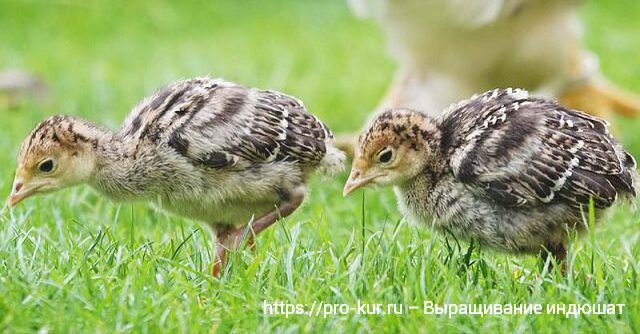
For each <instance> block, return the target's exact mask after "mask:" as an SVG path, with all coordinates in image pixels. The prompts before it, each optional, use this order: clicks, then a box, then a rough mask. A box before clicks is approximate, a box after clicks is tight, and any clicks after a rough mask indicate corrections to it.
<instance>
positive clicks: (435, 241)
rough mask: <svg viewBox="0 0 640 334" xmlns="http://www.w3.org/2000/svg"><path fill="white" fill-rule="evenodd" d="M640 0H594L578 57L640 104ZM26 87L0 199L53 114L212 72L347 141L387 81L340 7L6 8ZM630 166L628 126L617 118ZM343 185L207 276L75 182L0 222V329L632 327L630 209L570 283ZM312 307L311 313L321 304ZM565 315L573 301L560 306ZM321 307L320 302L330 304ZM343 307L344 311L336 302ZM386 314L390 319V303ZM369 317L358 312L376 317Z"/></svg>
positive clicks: (371, 30) (2, 148) (204, 240)
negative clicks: (45, 96) (27, 140)
mask: <svg viewBox="0 0 640 334" xmlns="http://www.w3.org/2000/svg"><path fill="white" fill-rule="evenodd" d="M638 13H640V2H637V1H635V0H624V1H615V2H613V1H611V2H605V1H588V2H586V4H585V7H584V10H583V11H582V13H581V14H582V16H583V17H584V19H585V21H586V23H587V29H586V31H585V33H586V40H587V44H588V46H589V47H590V48H591V49H592V50H594V51H595V52H596V53H598V54H599V55H600V56H601V67H602V69H603V71H604V72H605V73H606V74H607V76H608V77H610V78H611V79H612V80H613V81H615V82H616V83H618V84H620V85H622V86H624V87H626V88H628V89H630V90H635V91H640V63H638V58H637V55H638V54H640V44H638V36H640V24H638ZM1 68H23V69H28V70H29V71H32V72H35V73H38V74H39V75H41V77H42V78H43V80H44V81H45V82H46V83H47V85H48V86H49V88H50V99H49V102H48V103H45V104H37V103H27V104H25V105H22V106H21V107H19V108H11V109H9V108H6V107H0V119H1V122H0V189H1V194H2V195H0V198H4V197H5V194H7V195H8V193H9V191H10V187H11V182H12V180H13V172H14V168H15V156H16V154H17V150H18V148H19V145H20V143H21V141H22V139H23V138H24V137H25V136H26V135H27V133H28V132H29V131H30V129H31V128H32V127H33V126H34V125H35V124H36V123H37V122H38V121H39V120H41V119H43V118H44V117H46V116H47V115H51V114H59V113H60V114H73V115H80V116H83V117H86V118H88V119H91V120H94V121H97V122H100V123H103V124H106V125H107V126H109V127H111V128H117V127H118V125H119V124H120V122H121V120H122V119H123V118H124V116H125V115H126V114H127V113H128V111H129V110H130V108H131V107H132V106H133V105H135V104H136V103H137V102H138V101H139V100H141V99H142V98H143V97H144V96H146V95H148V94H150V93H151V92H152V91H153V90H155V89H156V88H157V87H159V86H161V85H164V84H166V83H168V82H170V81H173V80H177V79H180V78H187V77H194V76H202V75H212V76H219V77H224V78H226V79H228V80H231V81H236V82H241V83H244V84H246V85H250V86H257V87H270V88H274V89H278V90H282V91H285V92H288V93H290V94H292V95H295V96H297V97H299V98H301V99H303V100H304V101H305V104H306V105H307V107H308V109H309V110H310V111H311V112H313V113H315V114H316V115H318V116H319V117H320V118H322V119H324V120H325V121H326V122H327V123H328V124H329V125H330V126H331V127H332V129H333V130H334V132H341V131H347V130H355V129H357V128H359V127H360V124H361V123H362V122H363V121H364V120H365V119H366V117H367V115H368V112H369V111H370V110H371V109H372V108H373V107H374V106H375V105H376V103H377V101H378V100H379V99H380V97H381V95H382V94H383V93H384V91H385V88H386V86H387V83H388V82H389V80H390V79H391V77H392V75H393V71H394V68H395V65H394V63H393V62H392V60H391V59H390V58H389V57H388V56H387V55H386V52H385V47H384V40H383V37H382V34H381V33H380V31H379V30H378V28H377V27H376V26H375V25H374V24H373V23H371V22H366V21H358V20H356V19H354V18H353V17H352V15H351V14H350V12H349V10H348V8H347V7H346V4H345V3H344V2H343V1H342V0H324V1H311V0H305V1H302V0H301V1H293V0H291V1H285V0H275V1H274V0H270V1H257V0H253V1H230V0H228V1H224V2H223V1H208V2H196V1H182V2H177V1H176V2H173V3H169V2H162V3H161V2H155V1H137V2H133V1H131V2H128V1H105V0H102V1H100V0H98V1H86V2H82V1H63V0H57V1H54V0H50V1H28V0H24V1H19V0H0V69H1ZM617 121H618V122H616V124H617V126H618V128H619V137H620V139H621V140H622V141H623V142H624V143H625V145H626V146H627V147H628V148H629V149H630V150H631V151H632V152H633V153H634V154H635V155H636V156H640V132H638V131H637V129H638V126H640V122H639V121H630V120H621V119H620V120H617ZM345 178H346V175H341V176H340V177H337V178H336V179H323V178H320V177H318V178H316V179H314V182H313V183H312V186H311V188H312V192H311V195H310V197H309V198H308V200H307V201H306V203H305V205H304V207H303V208H301V209H300V210H299V211H298V212H296V213H295V214H294V215H292V216H290V217H289V218H287V219H286V220H285V221H282V222H281V223H279V224H278V225H277V226H275V227H274V228H271V229H270V230H269V231H267V232H265V233H264V234H262V235H260V237H259V238H258V240H257V249H256V252H255V253H252V252H249V251H245V252H239V253H237V254H234V256H233V258H232V261H231V266H230V267H229V268H228V271H227V272H225V273H224V275H223V276H222V278H221V279H213V278H211V277H210V264H211V258H212V247H211V240H210V238H209V234H208V232H207V231H206V230H204V229H203V227H202V226H201V225H199V224H198V223H196V222H193V221H189V220H185V219H182V218H179V217H173V216H169V215H166V214H164V213H162V212H157V211H155V210H154V209H152V208H149V207H147V206H145V205H143V204H116V203H112V202H109V201H108V200H106V199H104V198H103V197H100V196H98V195H97V194H96V193H94V192H93V191H92V190H90V189H88V188H86V187H78V188H74V189H69V190H65V191H62V192H59V193H57V194H56V195H51V196H44V197H38V198H34V199H30V200H28V201H26V202H25V203H24V205H21V206H20V207H18V208H16V209H15V210H12V211H9V210H6V209H2V210H1V211H0V332H6V333H29V332H41V333H47V332H51V333H86V332H89V333H91V332H99V333H101V332H105V333H113V332H116V333H119V332H134V333H157V332H173V333H176V332H179V333H183V332H194V333H195V332H212V331H216V330H218V331H220V332H245V331H248V332H254V331H255V330H259V332H267V331H275V332H286V333H289V332H291V333H295V332H299V331H305V332H382V331H402V332H421V333H427V332H432V331H436V330H437V331H441V332H445V333H446V332H477V331H494V332H507V333H511V332H525V331H530V330H531V331H533V332H540V333H554V332H559V331H561V330H562V331H563V332H564V331H567V332H579V331H587V332H599V333H604V332H615V333H638V332H640V277H639V274H640V213H632V212H631V211H630V208H629V207H628V206H620V207H617V208H616V209H615V210H613V211H612V213H611V214H610V215H609V216H607V218H606V219H605V222H604V223H603V224H602V225H601V226H597V227H596V228H593V229H591V230H590V232H589V233H588V235H586V236H585V238H582V239H580V240H575V241H574V242H572V243H571V245H570V265H569V271H568V275H567V276H566V277H563V276H562V275H560V274H559V273H558V272H555V271H554V272H546V271H543V269H542V268H541V267H540V266H539V264H538V262H537V260H536V259H535V258H533V257H516V256H510V255H505V254H501V253H495V252H493V251H490V250H485V249H478V248H477V247H473V246H469V244H466V243H460V244H459V243H457V242H456V241H455V240H454V239H452V238H444V237H442V236H440V235H434V234H432V233H430V232H429V231H428V230H426V229H424V228H422V227H420V226H416V225H412V224H409V223H408V222H406V221H405V220H403V219H402V216H401V215H400V214H399V213H398V211H397V209H396V204H395V197H394V196H393V194H392V193H391V192H390V191H381V190H368V191H366V192H365V193H364V194H363V193H362V192H358V193H356V194H355V196H352V197H349V198H343V197H342V195H341V186H342V183H343V182H344V180H345ZM276 301H280V302H284V303H291V304H305V307H306V309H309V308H310V307H311V305H313V303H314V302H315V303H316V304H318V303H323V305H326V304H348V305H349V306H354V307H356V306H357V304H358V302H359V301H360V302H361V303H369V304H374V303H375V304H383V305H387V304H404V305H419V306H420V310H419V311H412V312H405V314H402V315H396V314H357V313H358V312H356V311H357V310H354V311H348V312H345V313H346V314H337V315H334V314H330V315H327V316H326V317H323V316H322V314H320V315H319V316H316V315H315V314H314V315H312V316H307V315H289V316H288V317H286V316H285V315H269V314H265V312H264V308H265V303H268V304H267V305H276V304H272V303H274V302H276ZM425 301H428V302H433V303H438V304H445V303H457V304H541V305H543V313H544V309H545V308H546V305H548V304H566V305H569V304H625V306H624V309H623V310H622V312H616V313H619V314H614V315H593V314H588V315H580V316H577V317H574V316H569V317H566V316H565V315H562V314H561V315H550V314H541V315H485V316H480V315H452V316H451V317H449V316H448V315H433V314H424V312H422V306H423V305H424V302H425ZM315 307H318V306H315ZM567 307H568V306H567ZM330 308H331V307H329V308H327V307H326V306H324V307H323V310H330ZM336 308H337V309H338V310H339V308H338V307H336ZM385 308H386V306H385ZM369 310H371V308H369Z"/></svg>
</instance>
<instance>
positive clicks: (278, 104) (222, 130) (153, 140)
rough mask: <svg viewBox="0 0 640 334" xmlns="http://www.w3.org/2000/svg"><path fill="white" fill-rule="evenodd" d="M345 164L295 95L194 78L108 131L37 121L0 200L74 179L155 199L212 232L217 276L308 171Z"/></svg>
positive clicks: (292, 199)
mask: <svg viewBox="0 0 640 334" xmlns="http://www.w3.org/2000/svg"><path fill="white" fill-rule="evenodd" d="M343 163H344V155H343V153H342V152H341V151H339V150H337V149H336V148H335V147H334V146H333V143H332V135H331V132H330V131H329V129H328V128H327V127H326V126H325V125H324V124H323V123H322V122H321V121H320V120H318V119H317V118H316V117H315V116H313V115H311V114H309V113H308V112H307V111H306V109H305V107H304V105H303V104H302V102H300V101H299V100H297V99H295V98H293V97H291V96H287V95H285V94H282V93H279V92H275V91H269V90H258V89H254V88H247V87H243V86H240V85H237V84H233V83H230V82H226V81H223V80H218V79H210V78H199V79H192V80H185V81H178V82H175V83H173V84H170V85H169V86H167V87H165V88H162V89H160V90H158V91H157V92H156V93H155V94H153V95H152V96H150V97H148V98H146V99H145V100H144V101H142V102H141V103H140V104H138V105H137V106H136V107H135V108H134V109H133V111H132V112H131V113H130V114H129V116H128V118H127V119H126V121H125V122H124V125H123V126H122V128H121V129H119V130H118V131H116V132H112V131H109V130H107V129H104V128H102V127H99V126H97V125H95V124H93V123H90V122H88V121H85V120H82V119H79V118H75V117H70V116H53V117H50V118H48V119H46V120H44V121H43V122H41V123H40V124H39V125H37V126H36V128H35V129H34V130H33V131H32V132H31V134H30V135H29V136H28V137H27V138H26V139H25V141H24V143H23V144H22V147H21V149H20V153H19V156H18V168H17V171H16V176H15V181H14V184H13V189H12V193H11V195H10V197H9V200H8V202H9V205H12V206H13V205H16V204H17V203H18V202H20V201H21V200H23V199H25V198H27V197H29V196H31V195H34V194H36V193H47V192H52V191H54V190H57V189H60V188H64V187H67V186H72V185H76V184H82V183H87V184H89V185H91V186H92V187H94V188H95V189H97V190H98V191H100V192H101V193H103V194H105V195H107V196H109V197H111V198H113V199H116V200H123V201H133V200H144V201H150V202H156V203H158V204H159V205H160V207H162V208H164V209H166V210H168V211H170V212H173V213H176V214H178V215H182V216H185V217H188V218H192V219H196V220H199V221H202V222H205V223H206V224H208V225H209V226H211V227H212V228H213V229H214V230H215V232H216V236H217V247H216V248H217V252H216V262H215V263H214V268H213V272H214V276H218V275H220V270H221V269H222V268H223V265H224V264H225V259H226V251H227V250H228V249H235V248H237V247H238V246H239V245H240V244H241V242H242V239H243V237H244V235H247V236H248V240H247V242H248V243H252V242H253V239H252V237H253V234H258V233H260V232H261V231H263V230H264V229H266V228H267V227H269V226H270V225H272V224H273V223H274V222H275V221H276V220H277V219H279V218H280V217H285V216H287V215H289V214H291V213H292V212H293V211H294V210H296V208H297V207H298V206H300V204H301V203H302V201H303V199H304V196H305V193H306V187H305V183H306V181H307V179H308V177H309V175H310V174H311V172H313V171H314V170H316V169H322V170H324V171H326V172H329V173H331V172H336V171H340V170H341V169H342V167H343ZM249 222H251V224H250V230H247V228H246V227H247V224H248V223H249Z"/></svg>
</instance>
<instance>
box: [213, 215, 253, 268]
mask: <svg viewBox="0 0 640 334" xmlns="http://www.w3.org/2000/svg"><path fill="white" fill-rule="evenodd" d="M245 231H246V228H245V227H237V228H234V227H222V228H218V229H217V230H216V256H215V259H214V262H213V277H220V273H221V272H222V268H224V266H225V265H226V263H227V251H228V250H229V249H237V248H238V247H239V246H240V245H242V242H243V241H244V236H245ZM246 244H247V247H249V248H253V247H254V240H253V235H252V234H251V233H247V234H246Z"/></svg>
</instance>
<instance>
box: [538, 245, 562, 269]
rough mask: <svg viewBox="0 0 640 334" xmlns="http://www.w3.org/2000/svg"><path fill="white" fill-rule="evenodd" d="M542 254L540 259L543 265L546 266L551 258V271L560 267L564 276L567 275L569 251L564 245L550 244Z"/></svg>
mask: <svg viewBox="0 0 640 334" xmlns="http://www.w3.org/2000/svg"><path fill="white" fill-rule="evenodd" d="M544 248H545V249H543V250H542V251H541V253H540V257H541V260H542V265H543V266H545V265H546V263H547V260H548V259H549V258H550V257H551V259H550V261H549V271H551V270H552V269H553V267H554V266H555V265H560V272H561V273H562V276H565V274H566V264H567V250H566V249H565V248H564V245H563V244H548V245H546V246H545V247H544Z"/></svg>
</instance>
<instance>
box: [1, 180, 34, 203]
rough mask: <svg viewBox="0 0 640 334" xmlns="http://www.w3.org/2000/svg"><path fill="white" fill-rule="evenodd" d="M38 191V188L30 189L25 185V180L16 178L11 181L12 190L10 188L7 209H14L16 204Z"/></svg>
mask: <svg viewBox="0 0 640 334" xmlns="http://www.w3.org/2000/svg"><path fill="white" fill-rule="evenodd" d="M37 190H38V187H30V186H29V185H28V184H25V180H23V179H22V178H20V177H17V176H16V179H15V180H14V181H13V188H11V195H9V198H8V199H7V204H8V205H9V207H14V206H16V205H17V204H18V203H20V202H22V200H24V199H25V198H27V197H29V196H31V195H33V194H34V193H35V192H36V191H37Z"/></svg>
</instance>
